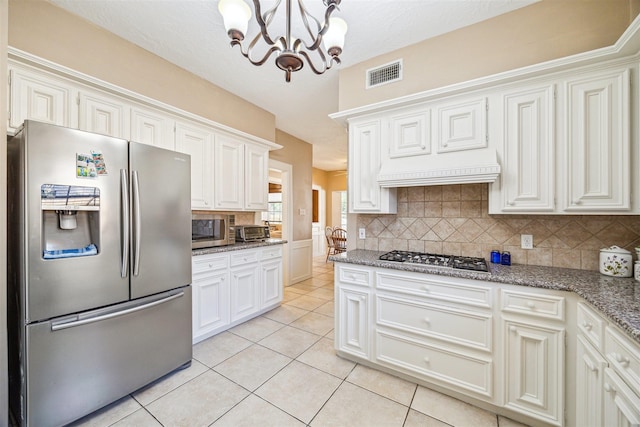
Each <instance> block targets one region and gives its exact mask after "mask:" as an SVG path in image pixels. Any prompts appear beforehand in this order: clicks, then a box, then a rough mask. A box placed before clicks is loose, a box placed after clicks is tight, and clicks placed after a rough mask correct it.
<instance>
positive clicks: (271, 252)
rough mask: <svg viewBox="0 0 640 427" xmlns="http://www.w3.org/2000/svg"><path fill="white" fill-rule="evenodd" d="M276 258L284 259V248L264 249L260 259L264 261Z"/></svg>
mask: <svg viewBox="0 0 640 427" xmlns="http://www.w3.org/2000/svg"><path fill="white" fill-rule="evenodd" d="M274 258H282V246H280V245H278V246H269V247H267V248H265V249H263V250H262V252H261V254H260V259H261V260H262V261H266V260H268V259H274Z"/></svg>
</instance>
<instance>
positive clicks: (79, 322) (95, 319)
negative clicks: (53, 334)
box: [51, 291, 184, 331]
mask: <svg viewBox="0 0 640 427" xmlns="http://www.w3.org/2000/svg"><path fill="white" fill-rule="evenodd" d="M182 296H184V291H181V292H179V293H177V294H173V295H169V296H168V297H165V298H162V299H159V300H156V301H152V302H149V303H147V304H143V305H139V306H136V307H131V308H127V309H125V310H119V311H114V312H112V313H107V314H102V315H99V316H95V317H88V318H86V319H80V320H75V321H71V322H64V323H57V324H56V323H53V324H51V331H60V330H63V329H69V328H73V327H75V326H82V325H87V324H89V323H95V322H101V321H103V320H107V319H113V318H114V317H120V316H124V315H126V314H131V313H135V312H137V311H142V310H146V309H147V308H151V307H155V306H156V305H160V304H164V303H165V302H169V301H172V300H174V299H177V298H181V297H182Z"/></svg>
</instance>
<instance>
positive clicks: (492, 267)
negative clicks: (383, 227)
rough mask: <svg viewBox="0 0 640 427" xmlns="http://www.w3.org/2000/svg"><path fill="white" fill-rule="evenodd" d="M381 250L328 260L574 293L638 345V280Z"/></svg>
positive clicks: (639, 300) (639, 317)
mask: <svg viewBox="0 0 640 427" xmlns="http://www.w3.org/2000/svg"><path fill="white" fill-rule="evenodd" d="M383 253H384V252H378V251H368V250H362V249H358V250H354V251H349V252H346V253H342V254H339V255H332V256H331V257H329V260H331V261H334V262H345V263H350V264H360V265H368V266H371V267H383V268H391V269H394V270H402V271H415V272H418V273H432V274H439V275H442V276H451V277H461V278H465V279H476V280H484V281H487V282H498V283H507V284H513V285H521V286H531V287H535V288H544V289H553V290H557V291H569V292H575V293H576V294H578V295H580V296H581V297H582V298H584V299H585V300H586V301H587V302H589V303H590V304H591V305H593V307H595V308H597V309H598V310H599V311H600V312H601V313H602V314H603V315H604V316H605V317H607V318H608V319H609V320H611V321H613V322H615V323H616V324H617V325H618V326H620V327H621V328H622V329H623V330H625V331H626V332H627V333H628V334H629V335H630V336H631V338H633V339H635V340H636V342H638V343H639V344H640V282H638V281H636V280H634V279H633V278H619V277H610V276H604V275H602V274H600V273H599V272H597V271H588V270H574V269H570V268H557V267H541V266H533V265H522V264H513V265H510V266H506V265H500V264H490V263H487V265H488V266H489V273H481V272H474V271H467V270H458V269H449V268H441V267H440V268H439V267H429V266H422V265H415V264H405V263H402V262H393V261H380V260H379V259H378V258H379V257H380V255H382V254H383Z"/></svg>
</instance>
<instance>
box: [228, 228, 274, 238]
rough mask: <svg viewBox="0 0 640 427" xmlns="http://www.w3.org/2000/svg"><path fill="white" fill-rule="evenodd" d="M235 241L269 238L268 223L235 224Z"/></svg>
mask: <svg viewBox="0 0 640 427" xmlns="http://www.w3.org/2000/svg"><path fill="white" fill-rule="evenodd" d="M235 228H236V242H259V241H262V240H266V239H269V238H270V237H271V235H270V233H269V226H268V225H236V227H235Z"/></svg>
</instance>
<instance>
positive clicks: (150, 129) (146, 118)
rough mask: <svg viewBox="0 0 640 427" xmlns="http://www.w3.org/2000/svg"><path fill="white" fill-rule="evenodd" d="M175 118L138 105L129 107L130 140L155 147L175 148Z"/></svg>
mask: <svg viewBox="0 0 640 427" xmlns="http://www.w3.org/2000/svg"><path fill="white" fill-rule="evenodd" d="M174 127H175V120H174V119H173V118H172V117H170V116H167V115H166V114H162V113H160V112H159V111H154V110H151V109H148V108H143V107H140V106H133V107H131V140H132V141H135V142H140V143H142V144H148V145H155V146H156V147H160V148H166V149H167V150H174V149H175V135H174Z"/></svg>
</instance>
